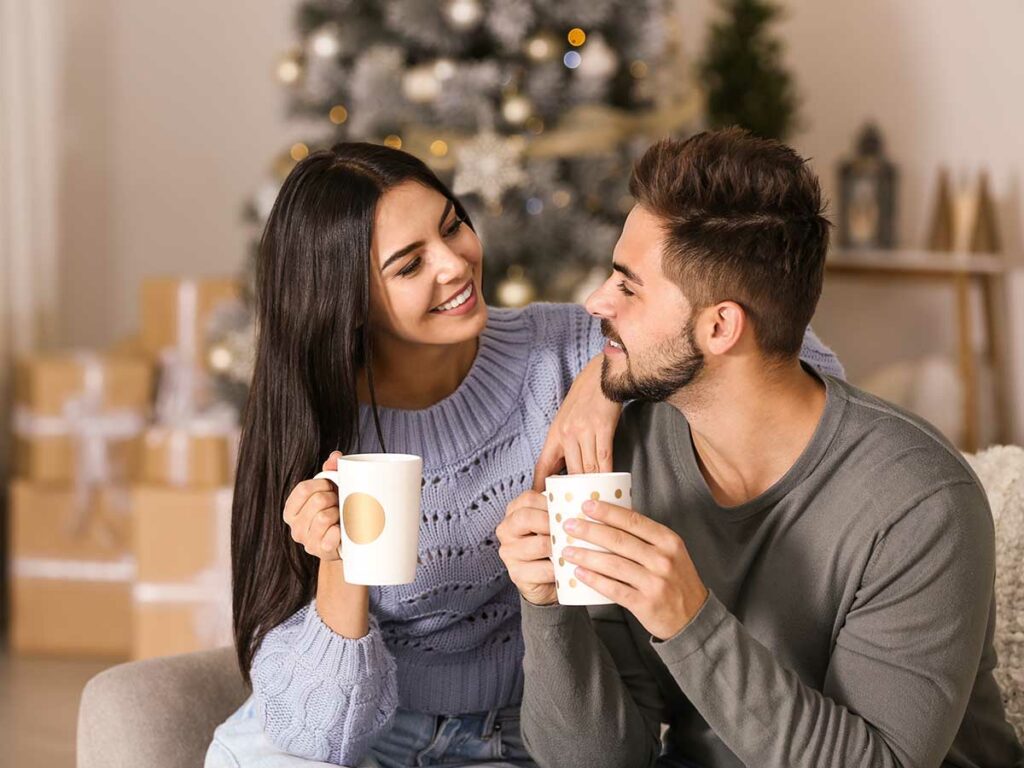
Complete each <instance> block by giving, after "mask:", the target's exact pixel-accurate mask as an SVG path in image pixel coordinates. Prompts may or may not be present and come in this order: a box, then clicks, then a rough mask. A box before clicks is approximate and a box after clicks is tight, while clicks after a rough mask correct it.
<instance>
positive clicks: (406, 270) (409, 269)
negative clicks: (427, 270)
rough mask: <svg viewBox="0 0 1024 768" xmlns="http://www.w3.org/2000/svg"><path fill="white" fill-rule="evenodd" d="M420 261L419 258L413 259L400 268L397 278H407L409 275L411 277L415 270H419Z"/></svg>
mask: <svg viewBox="0 0 1024 768" xmlns="http://www.w3.org/2000/svg"><path fill="white" fill-rule="evenodd" d="M421 261H422V259H420V257H419V256H417V257H416V258H415V259H413V260H412V261H410V262H409V263H408V264H406V265H405V266H404V267H402V269H401V270H400V271H399V273H398V276H399V277H409V275H411V274H412V273H413V272H415V271H416V270H417V269H419V268H420V262H421Z"/></svg>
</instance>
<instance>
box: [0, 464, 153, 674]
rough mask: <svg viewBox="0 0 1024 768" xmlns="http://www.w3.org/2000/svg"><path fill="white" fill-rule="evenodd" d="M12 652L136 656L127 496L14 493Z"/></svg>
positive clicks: (26, 488)
mask: <svg viewBox="0 0 1024 768" xmlns="http://www.w3.org/2000/svg"><path fill="white" fill-rule="evenodd" d="M10 501H11V504H10V542H11V577H12V579H11V582H12V583H11V647H12V649H13V650H14V651H15V652H18V653H41V654H61V655H73V656H97V657H105V658H115V659H119V658H126V657H127V656H128V655H129V652H130V650H131V594H132V592H131V588H132V581H133V578H134V572H135V563H134V560H133V559H132V556H131V518H130V515H129V509H128V503H129V497H128V495H127V491H126V490H121V491H118V490H116V489H112V488H104V489H100V490H96V491H94V492H91V493H89V494H88V496H85V497H83V496H82V494H81V492H80V491H79V490H76V489H73V488H70V487H66V486H51V485H43V484H39V483H33V482H28V481H24V480H16V481H14V482H13V483H12V485H11V498H10Z"/></svg>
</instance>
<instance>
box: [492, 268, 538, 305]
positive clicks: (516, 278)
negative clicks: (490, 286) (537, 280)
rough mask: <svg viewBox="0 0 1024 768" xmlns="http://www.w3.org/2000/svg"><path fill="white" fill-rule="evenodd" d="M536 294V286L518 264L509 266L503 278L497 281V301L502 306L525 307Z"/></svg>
mask: <svg viewBox="0 0 1024 768" xmlns="http://www.w3.org/2000/svg"><path fill="white" fill-rule="evenodd" d="M536 295H537V290H536V288H534V286H533V283H531V282H530V281H529V280H528V279H527V278H526V275H525V273H524V272H523V268H522V267H520V266H513V267H509V269H508V273H507V275H506V277H505V279H504V280H502V281H501V282H500V283H498V290H497V297H498V302H499V303H500V304H501V305H502V306H503V307H525V306H526V305H527V304H529V303H530V302H531V301H533V300H534V298H535V297H536Z"/></svg>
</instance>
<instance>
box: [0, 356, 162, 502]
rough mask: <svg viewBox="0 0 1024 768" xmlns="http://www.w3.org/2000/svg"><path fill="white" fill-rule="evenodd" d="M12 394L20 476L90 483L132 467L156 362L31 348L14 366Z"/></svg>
mask: <svg viewBox="0 0 1024 768" xmlns="http://www.w3.org/2000/svg"><path fill="white" fill-rule="evenodd" d="M14 398H15V418H14V427H15V441H14V469H15V473H16V474H17V475H18V476H19V477H23V478H26V479H29V480H32V481H35V482H40V483H68V482H72V481H75V482H79V481H82V482H86V483H95V482H101V481H108V480H111V479H120V480H128V479H132V478H134V477H135V476H136V475H137V472H138V457H139V454H140V452H141V451H140V448H141V442H140V437H141V433H142V429H143V426H144V424H145V421H146V418H147V417H148V414H149V412H150V410H151V404H152V401H153V365H152V363H151V362H149V361H148V360H146V359H145V358H142V357H136V356H128V355H115V354H101V353H89V352H67V353H60V354H44V355H33V356H32V357H29V358H25V359H23V360H20V361H19V362H18V364H17V365H16V367H15V377H14ZM83 474H84V475H87V477H83Z"/></svg>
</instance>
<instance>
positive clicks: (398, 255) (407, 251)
mask: <svg viewBox="0 0 1024 768" xmlns="http://www.w3.org/2000/svg"><path fill="white" fill-rule="evenodd" d="M451 209H452V201H451V200H449V201H448V202H447V203H446V204H445V206H444V211H443V212H442V213H441V219H440V221H438V222H437V228H438V229H440V228H441V227H442V226H444V220H445V219H447V218H448V212H449V211H450V210H451ZM423 244H424V241H423V240H417V241H416V242H415V243H409V244H408V245H407V246H405V248H400V249H399V250H397V251H395V252H394V253H392V254H391V255H390V256H388V260H387V261H385V262H384V266H382V267H381V268H380V271H381V272H383V271H384V270H385V269H387V268H388V267H390V266H391V265H392V264H393V263H394V262H396V261H398V260H399V259H400V258H402V257H403V256H407V255H409V254H410V253H412V252H413V251H415V250H416V249H417V248H421V247H422V246H423Z"/></svg>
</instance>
